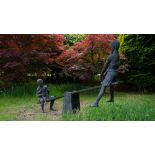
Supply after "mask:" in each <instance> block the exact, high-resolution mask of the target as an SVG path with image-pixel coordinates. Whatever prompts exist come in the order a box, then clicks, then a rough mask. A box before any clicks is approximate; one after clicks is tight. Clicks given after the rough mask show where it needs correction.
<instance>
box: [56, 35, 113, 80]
mask: <svg viewBox="0 0 155 155" xmlns="http://www.w3.org/2000/svg"><path fill="white" fill-rule="evenodd" d="M113 39H114V36H113V35H108V34H90V35H87V37H86V39H84V40H83V41H81V42H78V43H76V44H75V45H74V46H73V47H72V48H71V49H69V50H67V51H64V52H63V53H62V54H61V55H60V56H59V57H58V58H57V63H59V64H61V65H62V66H63V68H64V71H65V72H66V73H68V74H71V75H73V76H74V77H78V78H80V79H82V80H85V79H92V78H93V76H94V74H96V73H97V72H98V71H100V70H101V67H102V65H103V62H104V58H105V56H106V55H107V54H108V53H109V51H110V50H111V48H110V42H111V41H112V40H113Z"/></svg>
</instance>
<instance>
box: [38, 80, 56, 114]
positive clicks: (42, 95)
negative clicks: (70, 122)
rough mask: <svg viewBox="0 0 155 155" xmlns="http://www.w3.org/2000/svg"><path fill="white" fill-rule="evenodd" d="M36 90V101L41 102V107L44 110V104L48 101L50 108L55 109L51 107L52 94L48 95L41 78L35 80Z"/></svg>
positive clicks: (52, 102) (53, 98)
mask: <svg viewBox="0 0 155 155" xmlns="http://www.w3.org/2000/svg"><path fill="white" fill-rule="evenodd" d="M37 85H38V87H37V92H36V95H37V97H38V103H39V104H41V109H42V111H43V112H44V104H45V103H46V102H50V110H52V111H55V110H54V109H53V104H54V101H55V97H54V96H49V90H48V89H47V86H46V85H44V84H43V80H42V79H38V80H37Z"/></svg>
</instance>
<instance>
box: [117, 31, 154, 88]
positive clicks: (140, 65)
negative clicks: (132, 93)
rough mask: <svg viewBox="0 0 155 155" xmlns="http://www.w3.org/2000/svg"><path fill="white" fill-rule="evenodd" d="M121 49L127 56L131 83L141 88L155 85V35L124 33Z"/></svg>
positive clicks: (128, 78) (121, 36) (129, 81)
mask: <svg viewBox="0 0 155 155" xmlns="http://www.w3.org/2000/svg"><path fill="white" fill-rule="evenodd" d="M119 41H120V51H121V52H122V53H123V54H124V55H125V57H126V58H127V63H128V64H129V71H128V72H127V73H126V75H127V81H128V83H129V84H133V85H134V86H137V87H138V88H140V89H141V90H144V89H146V88H151V89H152V88H153V87H154V86H155V69H154V68H155V35H151V34H147V35H146V34H128V35H127V34H122V35H120V36H119Z"/></svg>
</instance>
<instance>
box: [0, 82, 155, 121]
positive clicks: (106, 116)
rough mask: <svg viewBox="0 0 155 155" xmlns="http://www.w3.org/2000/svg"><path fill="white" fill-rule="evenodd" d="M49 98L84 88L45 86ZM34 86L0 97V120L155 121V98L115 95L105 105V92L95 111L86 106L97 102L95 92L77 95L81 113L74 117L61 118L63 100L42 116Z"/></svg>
mask: <svg viewBox="0 0 155 155" xmlns="http://www.w3.org/2000/svg"><path fill="white" fill-rule="evenodd" d="M48 86H49V88H50V91H51V93H52V95H61V94H63V92H64V91H66V90H67V91H71V90H77V89H80V88H83V86H81V85H78V84H61V85H52V86H51V85H48ZM35 89H36V86H35V85H31V87H30V86H24V87H22V86H20V87H16V88H14V89H13V90H12V91H11V92H8V93H7V94H1V95H0V120H5V121H7V120H30V121H33V120H78V121H79V120H83V121H87V120H88V121H90V120H97V121H100V120H108V121H111V120H117V121H121V120H131V121H132V120H139V121H141V120H155V94H135V93H123V92H116V93H115V102H114V103H106V100H107V98H108V94H109V93H108V91H107V93H106V95H105V97H103V99H102V100H101V101H100V106H99V107H98V108H90V107H89V105H90V104H91V103H93V102H94V101H95V99H96V96H97V92H98V91H93V92H90V93H83V94H81V95H80V100H81V111H80V112H77V113H76V114H66V115H63V116H62V107H63V99H60V100H57V101H56V103H55V105H54V107H55V109H57V111H55V112H50V111H49V104H47V105H46V107H45V111H46V112H45V113H41V109H40V106H39V105H38V104H36V103H37V99H36V97H35Z"/></svg>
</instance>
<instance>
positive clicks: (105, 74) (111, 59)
mask: <svg viewBox="0 0 155 155" xmlns="http://www.w3.org/2000/svg"><path fill="white" fill-rule="evenodd" d="M119 45H120V44H119V42H118V40H114V41H113V42H112V44H111V48H112V52H111V54H110V55H109V56H108V58H107V61H106V63H105V65H104V67H103V69H102V72H101V78H102V83H101V84H102V85H101V89H100V92H99V94H98V96H97V99H96V102H95V103H93V104H91V105H90V107H98V105H99V101H100V99H101V98H102V96H103V95H104V93H105V90H106V88H107V87H110V99H109V101H108V102H113V101H114V86H113V85H112V82H115V81H116V78H117V76H118V68H119V52H118V49H119Z"/></svg>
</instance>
